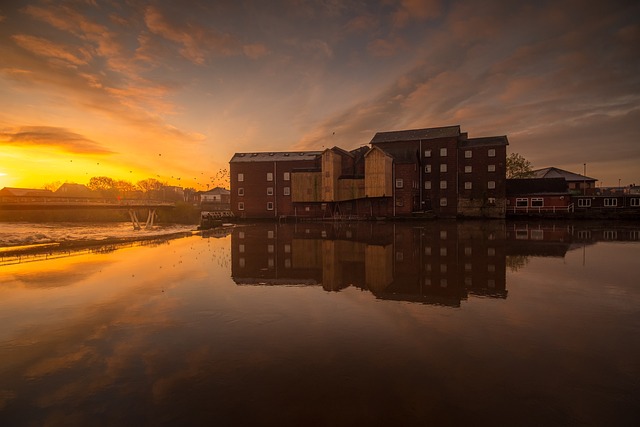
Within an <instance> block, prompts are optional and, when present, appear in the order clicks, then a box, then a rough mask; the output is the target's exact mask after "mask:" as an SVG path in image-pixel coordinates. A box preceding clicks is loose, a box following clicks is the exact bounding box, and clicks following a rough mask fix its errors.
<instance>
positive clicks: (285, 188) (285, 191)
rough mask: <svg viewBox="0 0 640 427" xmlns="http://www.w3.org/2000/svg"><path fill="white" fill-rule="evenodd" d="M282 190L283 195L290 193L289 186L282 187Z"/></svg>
mask: <svg viewBox="0 0 640 427" xmlns="http://www.w3.org/2000/svg"><path fill="white" fill-rule="evenodd" d="M283 191H284V193H283V194H284V195H285V196H289V195H290V194H291V187H284V188H283Z"/></svg>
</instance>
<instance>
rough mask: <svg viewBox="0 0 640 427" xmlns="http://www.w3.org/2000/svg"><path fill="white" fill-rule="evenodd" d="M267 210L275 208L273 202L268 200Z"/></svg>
mask: <svg viewBox="0 0 640 427" xmlns="http://www.w3.org/2000/svg"><path fill="white" fill-rule="evenodd" d="M267 210H268V211H272V210H273V202H267Z"/></svg>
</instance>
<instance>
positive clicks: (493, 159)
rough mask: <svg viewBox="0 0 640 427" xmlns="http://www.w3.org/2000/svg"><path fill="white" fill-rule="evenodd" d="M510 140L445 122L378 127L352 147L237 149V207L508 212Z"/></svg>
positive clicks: (301, 211)
mask: <svg viewBox="0 0 640 427" xmlns="http://www.w3.org/2000/svg"><path fill="white" fill-rule="evenodd" d="M507 145H508V140H507V137H506V136H496V137H488V138H469V137H468V135H467V134H466V133H462V132H460V126H447V127H438V128H426V129H415V130H404V131H393V132H379V133H377V134H375V136H374V137H373V139H372V140H371V141H370V147H360V148H358V149H355V150H352V151H346V150H343V149H341V148H339V147H333V148H330V149H326V150H324V151H322V152H314V151H308V152H299V153H296V152H280V153H236V154H235V155H234V156H233V158H232V159H231V161H230V171H231V209H232V211H233V212H234V214H235V215H236V216H238V217H240V218H279V217H283V216H284V217H286V216H296V217H315V218H318V217H331V218H336V217H345V216H346V217H386V218H389V217H391V218H394V217H407V216H416V215H422V214H425V213H430V214H434V215H436V216H438V217H457V216H468V217H495V218H502V217H504V215H505V209H506V199H505V185H506V179H505V175H506V146H507Z"/></svg>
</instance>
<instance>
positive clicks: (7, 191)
mask: <svg viewBox="0 0 640 427" xmlns="http://www.w3.org/2000/svg"><path fill="white" fill-rule="evenodd" d="M0 194H3V195H5V196H51V195H53V192H52V191H51V190H43V189H41V188H18V187H4V188H3V189H2V190H0Z"/></svg>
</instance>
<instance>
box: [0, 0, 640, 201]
mask: <svg viewBox="0 0 640 427" xmlns="http://www.w3.org/2000/svg"><path fill="white" fill-rule="evenodd" d="M638 17H640V3H639V2H637V1H633V0H632V1H616V0H608V1H604V0H603V1H584V0H553V1H521V2H517V1H508V0H505V1H492V0H487V1H482V2H478V1H444V0H382V1H377V2H376V1H348V0H346V1H341V0H270V1H257V0H255V1H242V0H234V1H224V0H222V1H208V0H196V1H188V2H176V1H173V2H172V1H161V0H159V1H144V0H140V1H137V0H136V1H134V0H130V1H116V0H104V1H103V0H71V1H64V0H62V1H60V0H58V1H50V0H32V1H16V0H9V1H4V2H1V3H0V188H2V187H5V186H11V187H31V188H42V187H43V186H44V185H46V184H49V183H52V182H76V183H82V184H86V183H88V181H89V179H90V178H91V177H93V176H109V177H112V178H114V179H122V180H128V181H132V182H134V183H135V182H137V181H138V180H141V179H145V178H156V179H159V180H161V181H163V182H166V183H167V184H169V185H178V186H182V187H194V188H197V189H206V188H208V187H209V186H215V185H218V184H220V183H221V180H220V177H221V175H223V174H224V171H225V169H228V162H229V160H230V159H231V157H232V156H233V153H235V152H257V151H290V150H294V151H297V150H322V149H324V148H330V147H333V146H339V147H341V148H344V149H354V148H357V147H360V146H363V145H367V144H368V143H369V142H370V140H371V138H372V137H373V135H374V134H375V133H376V132H382V131H391V130H403V129H415V128H427V127H438V126H449V125H460V126H461V128H462V130H463V131H466V132H468V133H469V136H470V137H482V136H495V135H507V137H508V139H509V143H510V146H509V150H508V151H509V152H517V153H520V154H522V155H523V156H525V157H526V158H527V159H528V160H530V161H531V163H532V164H533V166H534V168H543V167H548V166H556V167H560V168H563V169H568V170H571V171H573V172H576V173H583V172H584V169H585V164H586V172H587V173H586V174H587V175H588V176H591V177H594V178H597V179H599V180H600V183H599V185H603V186H614V185H618V183H619V182H620V183H621V184H622V185H629V184H632V183H635V184H637V185H640V55H639V54H638V46H640V20H638Z"/></svg>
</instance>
